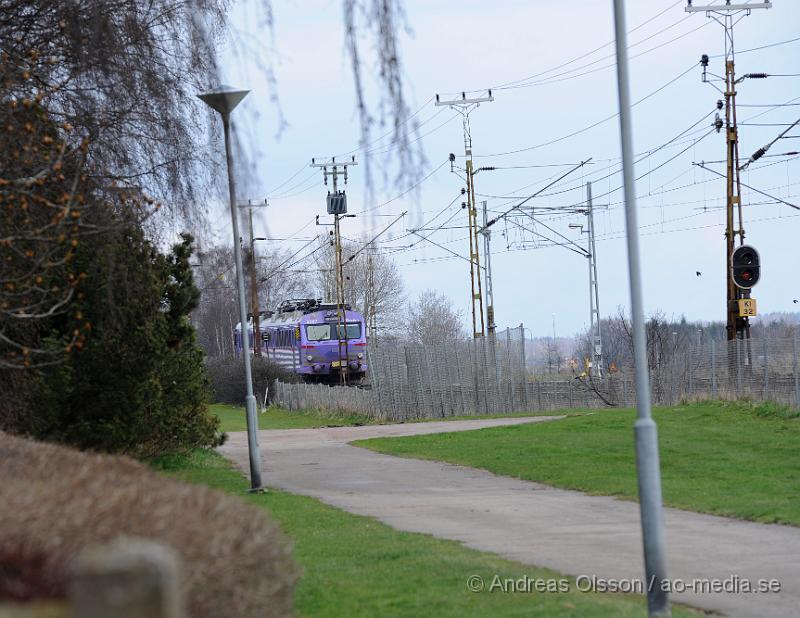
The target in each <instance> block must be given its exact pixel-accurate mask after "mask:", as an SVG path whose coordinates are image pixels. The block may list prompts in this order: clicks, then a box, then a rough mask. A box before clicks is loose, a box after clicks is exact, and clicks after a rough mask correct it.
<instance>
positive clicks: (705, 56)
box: [700, 54, 708, 69]
mask: <svg viewBox="0 0 800 618" xmlns="http://www.w3.org/2000/svg"><path fill="white" fill-rule="evenodd" d="M700 64H701V66H702V67H703V68H704V69H705V68H706V67H708V54H703V55H702V56H700Z"/></svg>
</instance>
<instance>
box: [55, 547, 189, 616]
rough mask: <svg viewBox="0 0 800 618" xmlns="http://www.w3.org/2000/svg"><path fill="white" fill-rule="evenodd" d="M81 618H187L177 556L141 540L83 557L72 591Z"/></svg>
mask: <svg viewBox="0 0 800 618" xmlns="http://www.w3.org/2000/svg"><path fill="white" fill-rule="evenodd" d="M69 601H70V608H71V610H72V615H74V616H79V617H80V618H108V617H109V616H114V618H182V617H183V616H184V612H183V600H182V598H181V591H180V568H179V559H178V556H177V555H176V554H175V553H174V552H173V551H172V550H170V549H168V548H166V547H164V546H163V545H160V544H158V543H153V542H150V541H145V540H140V539H123V540H119V541H115V542H113V543H111V544H109V545H104V546H100V547H96V548H92V549H89V550H87V551H85V552H84V553H82V554H81V555H80V556H79V557H78V559H77V560H76V562H75V565H74V567H73V574H72V581H71V582H70V588H69Z"/></svg>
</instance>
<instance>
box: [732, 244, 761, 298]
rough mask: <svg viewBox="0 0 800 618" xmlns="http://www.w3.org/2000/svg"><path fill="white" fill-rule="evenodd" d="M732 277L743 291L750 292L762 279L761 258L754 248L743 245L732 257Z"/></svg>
mask: <svg viewBox="0 0 800 618" xmlns="http://www.w3.org/2000/svg"><path fill="white" fill-rule="evenodd" d="M731 277H732V278H733V282H734V283H735V284H736V285H737V286H739V287H740V288H742V289H745V290H749V289H750V288H752V287H753V286H754V285H755V284H756V283H758V280H759V278H760V277H761V258H760V257H759V255H758V251H756V250H755V249H754V248H753V247H751V246H749V245H742V246H741V247H739V248H738V249H736V251H734V252H733V255H732V256H731Z"/></svg>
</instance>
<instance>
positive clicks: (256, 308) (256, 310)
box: [236, 200, 269, 356]
mask: <svg viewBox="0 0 800 618" xmlns="http://www.w3.org/2000/svg"><path fill="white" fill-rule="evenodd" d="M267 206H269V204H268V203H267V200H264V202H263V203H260V202H254V201H253V200H247V202H242V203H239V204H237V205H236V207H237V208H247V211H248V213H247V214H248V219H249V228H250V255H249V260H248V265H249V268H248V270H249V271H250V314H251V315H252V316H253V354H255V355H256V356H261V345H262V341H261V324H260V314H261V306H260V303H259V299H258V277H257V274H256V262H257V260H256V241H255V234H254V233H253V208H266V207H267ZM240 242H241V239H240ZM246 327H247V325H246V324H244V325H242V328H243V329H244V328H246Z"/></svg>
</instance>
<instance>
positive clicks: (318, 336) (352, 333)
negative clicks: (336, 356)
mask: <svg viewBox="0 0 800 618" xmlns="http://www.w3.org/2000/svg"><path fill="white" fill-rule="evenodd" d="M337 327H338V328H337ZM337 330H338V332H339V337H337V336H336V334H337ZM360 337H361V323H360V322H348V323H347V324H307V325H306V339H307V340H308V341H330V340H331V339H334V340H338V339H359V338H360Z"/></svg>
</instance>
